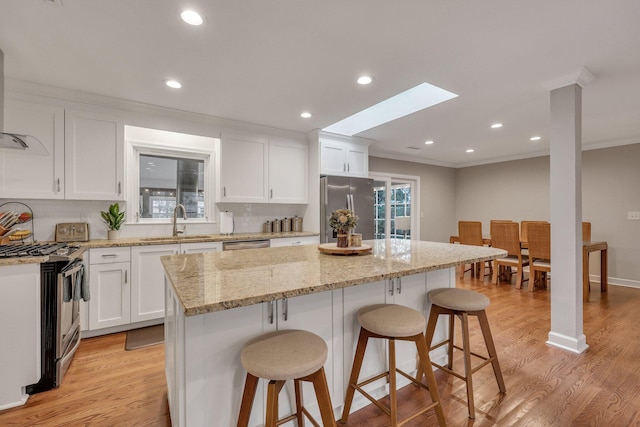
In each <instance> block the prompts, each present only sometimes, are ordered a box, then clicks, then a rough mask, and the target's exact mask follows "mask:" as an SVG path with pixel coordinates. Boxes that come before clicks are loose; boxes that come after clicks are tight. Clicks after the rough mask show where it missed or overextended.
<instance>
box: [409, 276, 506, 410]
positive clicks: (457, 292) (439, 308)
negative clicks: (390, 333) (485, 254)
mask: <svg viewBox="0 0 640 427" xmlns="http://www.w3.org/2000/svg"><path fill="white" fill-rule="evenodd" d="M427 297H428V298H429V300H430V301H431V304H432V305H431V312H430V314H429V323H428V325H427V333H426V340H427V346H429V347H430V348H429V350H434V349H436V348H438V347H441V346H443V345H446V344H448V349H447V350H448V363H447V366H440V365H438V364H437V363H434V362H431V364H432V365H433V366H435V367H437V368H440V369H442V370H443V371H445V372H448V373H449V374H451V375H453V376H455V377H457V378H460V379H461V380H464V381H465V382H466V384H467V403H468V406H469V418H475V407H474V403H473V382H472V375H473V373H474V372H476V371H477V370H479V369H481V368H483V367H484V366H486V365H488V364H489V363H490V364H491V366H492V367H493V373H494V374H495V377H496V381H497V382H498V388H499V389H500V392H501V393H506V392H507V389H506V388H505V386H504V380H503V378H502V371H501V370H500V364H499V363H498V355H497V353H496V347H495V345H494V343H493V337H492V336H491V329H489V321H488V320H487V313H486V312H485V309H486V308H487V307H488V306H489V298H487V297H486V296H485V295H483V294H481V293H479V292H474V291H470V290H467V289H457V288H453V289H448V288H447V289H434V290H432V291H429V292H428V293H427ZM441 314H443V315H448V316H449V338H448V339H446V340H444V341H442V342H441V343H439V344H436V345H434V346H431V341H432V340H433V334H434V332H435V330H436V323H437V322H438V316H440V315H441ZM469 316H477V317H478V321H479V323H480V329H481V330H482V335H483V337H484V342H485V345H486V347H487V352H488V353H489V356H488V357H485V356H483V355H480V354H477V353H474V352H472V351H471V347H470V346H469V318H468V317H469ZM456 317H458V318H459V319H460V320H461V323H462V325H461V326H462V347H458V346H457V345H455V344H454V339H453V338H454V326H455V325H454V323H455V318H456ZM454 347H455V348H457V349H458V350H462V351H463V352H464V375H461V374H459V373H457V372H455V371H454V370H453V349H454ZM472 355H473V356H475V357H478V358H480V359H482V360H483V362H482V363H480V364H479V365H478V366H476V367H475V368H472V367H471V356H472ZM421 371H422V369H420V368H419V369H418V379H421V378H422V372H421ZM425 372H426V369H425Z"/></svg>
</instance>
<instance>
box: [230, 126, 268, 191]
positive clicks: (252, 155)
mask: <svg viewBox="0 0 640 427" xmlns="http://www.w3.org/2000/svg"><path fill="white" fill-rule="evenodd" d="M268 160H269V143H268V141H267V140H266V139H240V138H228V137H227V138H225V137H224V135H223V137H222V140H221V142H220V167H219V168H218V170H219V172H220V179H219V181H218V182H219V183H220V188H219V194H218V201H219V202H239V203H267V202H268V201H269V197H268V190H269V188H268V186H267V179H268V174H267V167H268V163H267V162H268Z"/></svg>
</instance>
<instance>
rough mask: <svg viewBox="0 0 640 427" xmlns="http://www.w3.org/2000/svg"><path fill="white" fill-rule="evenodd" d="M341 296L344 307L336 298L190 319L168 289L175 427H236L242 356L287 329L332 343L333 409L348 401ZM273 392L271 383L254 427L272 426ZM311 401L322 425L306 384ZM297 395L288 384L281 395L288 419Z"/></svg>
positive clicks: (320, 296)
mask: <svg viewBox="0 0 640 427" xmlns="http://www.w3.org/2000/svg"><path fill="white" fill-rule="evenodd" d="M336 292H337V294H338V298H339V300H338V301H336V300H334V292H331V291H328V292H321V293H317V294H312V295H304V296H300V297H295V298H288V299H286V300H278V301H274V302H273V303H262V304H256V305H250V306H246V307H240V308H236V309H232V310H223V311H218V312H215V313H208V314H203V315H198V316H191V317H185V316H184V313H182V311H181V309H180V307H179V305H178V302H177V300H176V297H175V294H174V293H173V290H172V289H171V286H166V293H167V296H166V304H167V316H166V323H165V328H166V334H167V341H166V344H165V367H166V370H167V385H168V390H169V405H170V407H171V422H172V425H174V426H191V425H196V426H197V425H207V424H210V421H211V420H212V419H215V420H216V425H221V426H227V425H229V426H230V425H235V424H236V423H237V417H238V413H239V411H240V397H241V396H242V389H243V387H244V383H245V377H246V371H245V370H244V368H243V367H242V365H241V363H240V352H241V350H242V348H243V347H244V345H245V344H246V343H247V342H248V341H250V340H251V339H253V338H256V337H258V336H260V335H262V334H265V333H268V332H273V331H276V330H281V329H303V330H307V331H310V332H313V333H315V334H317V335H319V336H321V337H322V338H323V339H324V340H325V342H326V343H327V346H328V348H329V356H328V358H327V363H326V364H325V367H324V369H325V374H326V376H327V382H328V385H329V390H330V392H331V398H332V402H342V399H343V397H342V387H341V386H340V382H341V381H340V380H338V379H341V378H342V367H341V366H340V365H341V363H338V365H335V364H334V361H335V360H336V359H335V354H336V353H337V352H341V351H342V350H341V349H340V346H341V344H342V341H341V340H340V339H336V336H334V331H336V330H340V328H339V327H338V328H337V326H336V325H337V324H338V323H336V322H340V323H341V319H340V318H339V316H338V317H337V318H336V314H337V313H339V307H340V306H341V292H340V291H336ZM336 307H338V308H336ZM336 328H337V329H336ZM204 355H206V357H203V356H204ZM337 360H341V357H339V358H338V359H337ZM212 361H215V363H214V362H212ZM336 375H338V376H336ZM232 385H233V387H231V386H232ZM230 387H231V388H230ZM266 391H267V390H266V382H265V381H260V385H259V389H258V391H257V392H256V397H255V400H254V403H253V409H252V413H251V419H250V422H249V425H250V426H252V427H254V426H255V427H257V426H262V425H264V417H265V402H266ZM303 395H304V396H305V402H306V403H307V408H308V409H309V411H310V412H311V414H312V415H313V416H314V417H317V419H320V418H319V416H320V415H319V411H318V407H317V403H316V401H315V399H314V392H313V387H310V385H309V384H305V385H304V388H303ZM293 396H294V394H293V384H287V386H286V387H285V389H283V390H282V392H281V394H280V413H281V414H284V413H285V412H286V411H288V410H290V409H291V407H292V405H295V400H294V398H293ZM334 406H336V405H334Z"/></svg>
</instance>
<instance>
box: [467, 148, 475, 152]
mask: <svg viewBox="0 0 640 427" xmlns="http://www.w3.org/2000/svg"><path fill="white" fill-rule="evenodd" d="M474 151H476V150H474V149H473V148H468V149H467V153H473V152H474Z"/></svg>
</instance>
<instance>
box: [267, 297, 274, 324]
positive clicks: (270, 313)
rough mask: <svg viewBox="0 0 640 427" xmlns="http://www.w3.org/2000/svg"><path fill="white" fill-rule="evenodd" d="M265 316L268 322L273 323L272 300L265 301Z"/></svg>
mask: <svg viewBox="0 0 640 427" xmlns="http://www.w3.org/2000/svg"><path fill="white" fill-rule="evenodd" d="M267 317H268V318H269V324H270V325H273V301H269V302H268V303H267Z"/></svg>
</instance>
